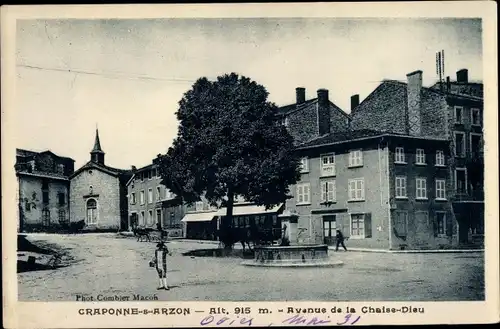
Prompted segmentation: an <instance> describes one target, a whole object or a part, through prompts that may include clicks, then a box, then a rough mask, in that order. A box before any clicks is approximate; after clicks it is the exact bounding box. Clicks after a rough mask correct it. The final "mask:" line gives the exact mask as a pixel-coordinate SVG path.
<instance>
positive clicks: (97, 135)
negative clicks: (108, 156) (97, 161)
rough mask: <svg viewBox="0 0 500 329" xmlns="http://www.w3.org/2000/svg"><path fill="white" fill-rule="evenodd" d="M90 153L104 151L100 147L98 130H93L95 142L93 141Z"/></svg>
mask: <svg viewBox="0 0 500 329" xmlns="http://www.w3.org/2000/svg"><path fill="white" fill-rule="evenodd" d="M90 153H104V151H103V150H102V149H101V142H100V141H99V130H97V129H96V130H95V142H94V148H93V149H92V151H90Z"/></svg>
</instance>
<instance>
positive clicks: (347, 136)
mask: <svg viewBox="0 0 500 329" xmlns="http://www.w3.org/2000/svg"><path fill="white" fill-rule="evenodd" d="M383 134H384V132H381V131H377V130H372V129H360V130H350V131H340V132H333V133H330V134H327V135H323V136H319V137H316V138H314V139H312V140H309V141H307V142H305V143H302V144H299V145H297V148H304V147H310V146H320V145H326V144H332V143H338V142H345V141H351V140H356V139H358V138H363V137H372V136H380V135H383Z"/></svg>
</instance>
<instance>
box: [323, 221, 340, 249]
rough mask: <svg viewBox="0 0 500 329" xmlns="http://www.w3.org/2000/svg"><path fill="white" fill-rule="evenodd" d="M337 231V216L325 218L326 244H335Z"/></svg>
mask: <svg viewBox="0 0 500 329" xmlns="http://www.w3.org/2000/svg"><path fill="white" fill-rule="evenodd" d="M336 231H337V217H336V216H335V215H328V216H323V238H324V243H325V244H327V245H334V244H335V236H336Z"/></svg>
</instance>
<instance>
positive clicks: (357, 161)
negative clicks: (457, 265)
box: [283, 130, 458, 249]
mask: <svg viewBox="0 0 500 329" xmlns="http://www.w3.org/2000/svg"><path fill="white" fill-rule="evenodd" d="M448 145H449V141H447V140H446V139H440V138H424V137H413V136H408V135H405V134H396V133H383V132H379V131H374V130H359V131H349V132H343V133H340V132H337V133H331V134H328V135H326V136H323V137H320V138H317V139H315V140H312V141H310V142H308V143H303V144H301V145H300V146H298V147H297V150H296V152H297V153H298V155H299V156H300V157H301V179H300V181H299V182H298V183H297V184H296V185H295V186H294V187H293V188H291V193H292V198H291V199H289V200H288V201H287V202H286V209H287V212H288V213H289V214H295V215H296V216H292V217H290V218H289V219H286V218H283V220H284V221H285V222H288V224H289V227H290V233H289V235H290V240H291V242H292V243H299V244H316V243H327V244H332V243H334V242H335V239H334V237H335V233H336V230H337V229H339V230H341V231H342V232H343V234H344V235H345V236H346V237H349V242H348V245H349V246H351V247H361V248H376V249H401V248H405V249H406V248H408V249H428V248H440V247H451V246H455V245H456V244H457V241H458V240H457V225H456V222H455V221H454V219H453V217H452V216H451V213H452V209H451V204H450V202H449V200H448V199H447V191H448V190H449V189H450V182H451V181H450V177H449V172H448V170H447V167H446V163H447V161H448V159H449V156H448V155H449V146H448ZM293 218H295V219H293Z"/></svg>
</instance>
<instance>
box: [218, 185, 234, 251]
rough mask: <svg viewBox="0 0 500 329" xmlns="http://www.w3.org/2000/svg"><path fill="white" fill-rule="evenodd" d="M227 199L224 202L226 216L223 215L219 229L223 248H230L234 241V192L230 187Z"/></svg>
mask: <svg viewBox="0 0 500 329" xmlns="http://www.w3.org/2000/svg"><path fill="white" fill-rule="evenodd" d="M227 197H228V201H227V204H226V216H225V217H224V220H223V222H222V223H221V226H222V227H221V231H223V232H224V234H223V237H224V238H223V240H222V242H223V244H224V249H227V250H231V249H233V245H234V243H235V241H234V238H233V233H234V232H233V204H234V193H233V191H232V190H231V189H228V193H227Z"/></svg>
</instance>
